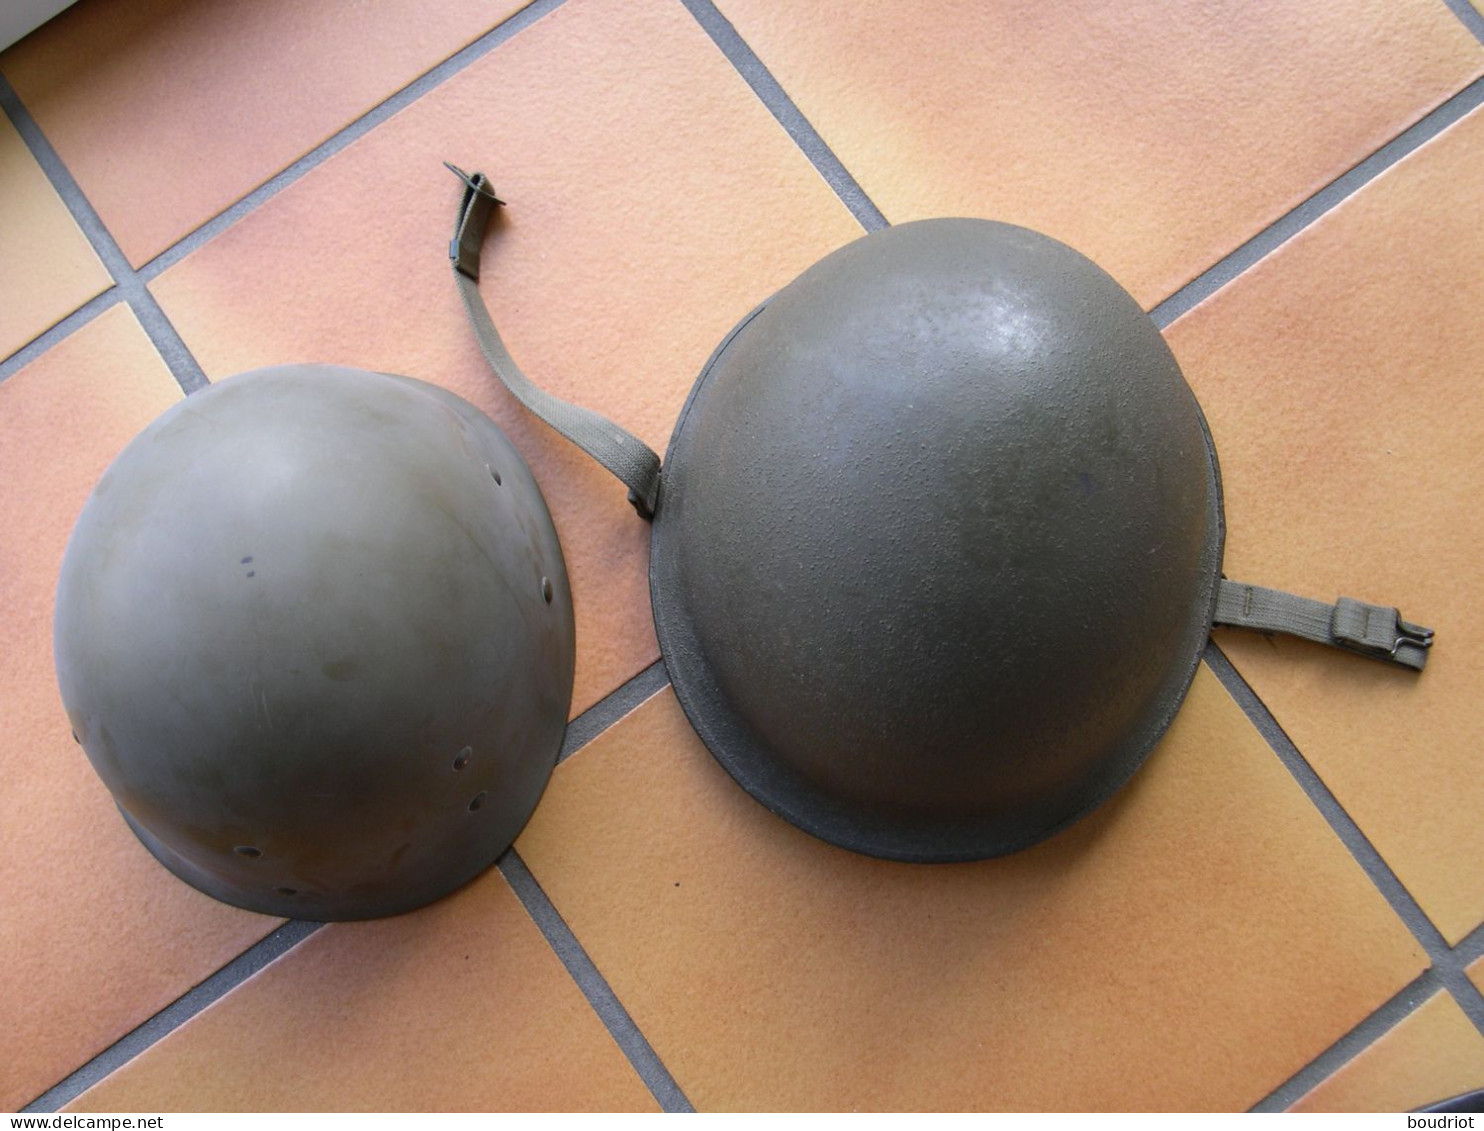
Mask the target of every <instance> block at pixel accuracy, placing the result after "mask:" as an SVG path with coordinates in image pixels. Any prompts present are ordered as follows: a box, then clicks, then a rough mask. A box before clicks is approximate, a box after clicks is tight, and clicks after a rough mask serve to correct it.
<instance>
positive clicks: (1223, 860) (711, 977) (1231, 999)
mask: <svg viewBox="0 0 1484 1131" xmlns="http://www.w3.org/2000/svg"><path fill="white" fill-rule="evenodd" d="M518 847H519V849H520V852H521V855H522V857H523V858H524V859H525V861H526V863H527V864H528V865H529V867H530V868H531V870H532V872H533V873H534V874H535V875H536V877H537V879H538V880H539V881H540V882H541V884H542V886H543V887H544V888H545V890H546V891H547V893H548V894H549V895H550V896H551V898H552V899H553V901H554V902H555V904H556V906H557V909H558V910H559V911H560V912H561V914H562V916H563V918H564V919H565V920H566V922H567V923H568V924H570V925H571V927H572V928H573V930H574V931H575V932H576V934H577V937H578V938H579V940H580V941H581V942H582V943H583V945H584V946H585V947H586V948H587V951H588V953H589V954H590V955H591V956H592V958H593V959H594V961H595V962H596V963H597V965H598V967H599V969H600V970H601V971H602V972H603V974H604V975H605V976H606V977H607V978H608V981H609V983H610V984H611V985H612V987H613V989H614V990H615V992H616V993H617V994H618V996H619V998H620V1000H622V1001H623V1003H624V1004H625V1006H627V1008H628V1010H629V1012H630V1013H631V1014H632V1016H633V1017H634V1019H635V1021H636V1022H637V1023H638V1025H639V1027H640V1029H641V1030H642V1031H643V1032H644V1034H645V1035H646V1036H647V1037H648V1038H649V1040H650V1042H651V1044H652V1045H653V1046H654V1047H655V1049H656V1051H657V1052H658V1053H659V1055H660V1057H661V1059H663V1060H664V1062H665V1064H666V1065H667V1066H668V1067H669V1069H670V1070H671V1072H672V1073H673V1074H674V1075H675V1077H676V1079H677V1081H678V1083H679V1084H680V1086H681V1087H682V1088H683V1089H684V1090H685V1092H686V1094H687V1096H688V1097H689V1098H690V1100H691V1102H692V1103H694V1104H695V1105H696V1106H697V1108H699V1109H703V1110H704V1109H733V1108H760V1109H796V1108H797V1109H809V1108H826V1109H840V1110H843V1109H853V1108H862V1109H867V1110H872V1109H903V1108H923V1109H950V1110H956V1109H979V1108H1008V1109H1011V1110H1027V1109H1035V1108H1042V1107H1054V1108H1058V1109H1062V1110H1079V1109H1084V1108H1109V1109H1122V1108H1132V1109H1146V1108H1149V1109H1160V1108H1174V1109H1177V1110H1180V1109H1204V1108H1244V1107H1247V1106H1249V1105H1251V1104H1252V1103H1254V1102H1256V1101H1257V1100H1259V1099H1261V1098H1262V1097H1263V1096H1264V1095H1266V1094H1267V1093H1268V1092H1269V1091H1270V1090H1271V1089H1272V1088H1273V1087H1275V1086H1277V1085H1278V1084H1280V1083H1281V1082H1282V1081H1283V1080H1284V1079H1286V1078H1287V1077H1288V1076H1289V1075H1290V1074H1291V1073H1293V1072H1294V1071H1296V1070H1297V1069H1298V1068H1300V1067H1302V1066H1303V1065H1304V1064H1305V1063H1307V1062H1308V1061H1309V1060H1310V1059H1311V1058H1312V1057H1314V1056H1315V1055H1317V1054H1318V1053H1319V1052H1321V1051H1323V1050H1324V1048H1326V1047H1327V1046H1328V1045H1329V1044H1330V1043H1331V1042H1333V1041H1334V1040H1335V1038H1337V1037H1338V1036H1340V1035H1341V1034H1342V1033H1344V1032H1346V1031H1347V1030H1348V1029H1349V1028H1351V1027H1352V1026H1353V1025H1354V1024H1355V1023H1356V1022H1357V1021H1359V1020H1360V1019H1361V1018H1362V1017H1364V1016H1366V1015H1367V1014H1368V1013H1369V1012H1370V1011H1371V1010H1372V1009H1374V1008H1375V1007H1376V1006H1377V1005H1379V1004H1380V1003H1381V1002H1382V1001H1384V1000H1385V999H1386V998H1387V997H1389V996H1390V995H1391V994H1392V993H1394V992H1395V991H1396V990H1397V989H1398V988H1399V987H1400V986H1402V985H1404V984H1405V983H1406V982H1407V981H1408V980H1410V979H1411V978H1412V977H1413V976H1415V974H1416V973H1417V972H1418V971H1419V970H1420V969H1421V968H1422V966H1423V965H1424V963H1425V959H1424V957H1423V955H1422V953H1421V952H1420V950H1419V949H1418V947H1417V946H1416V944H1415V943H1414V942H1413V940H1412V939H1411V937H1410V935H1409V934H1408V933H1407V931H1406V930H1405V929H1404V928H1403V927H1402V925H1401V923H1400V922H1399V921H1398V920H1397V919H1396V918H1395V916H1394V915H1393V914H1392V913H1391V911H1390V910H1389V909H1388V908H1387V906H1386V904H1385V902H1384V901H1383V900H1382V899H1381V897H1380V895H1379V894H1378V893H1377V892H1376V890H1375V889H1374V888H1373V887H1372V886H1371V885H1370V883H1369V882H1368V881H1367V879H1366V878H1365V876H1364V875H1363V874H1362V873H1361V871H1360V869H1359V868H1358V867H1357V866H1356V864H1355V862H1354V860H1353V859H1352V858H1351V856H1350V854H1349V853H1348V852H1347V851H1346V850H1345V848H1344V847H1343V846H1342V845H1341V844H1340V842H1339V841H1338V840H1337V839H1336V838H1335V837H1334V836H1333V834H1332V833H1331V832H1330V830H1329V828H1328V826H1327V825H1326V824H1325V823H1324V821H1323V819H1322V818H1321V817H1320V815H1319V814H1318V812H1317V811H1316V810H1315V809H1314V808H1313V806H1312V805H1310V803H1309V802H1308V800H1307V799H1306V798H1305V796H1304V794H1303V793H1302V791H1301V790H1300V789H1299V788H1298V786H1297V785H1296V784H1295V783H1294V781H1293V779H1292V778H1291V776H1290V775H1289V774H1288V772H1287V770H1285V769H1284V767H1283V765H1282V764H1281V763H1280V762H1279V761H1278V759H1277V758H1276V757H1274V755H1273V754H1272V752H1271V751H1270V750H1269V749H1268V747H1267V746H1266V745H1265V743H1264V742H1263V741H1262V739H1261V738H1260V737H1259V736H1258V734H1257V732H1256V731H1255V730H1254V729H1253V728H1252V727H1251V725H1250V724H1249V723H1248V722H1247V721H1246V719H1245V718H1244V716H1243V715H1242V714H1241V712H1240V710H1239V709H1238V708H1237V706H1236V704H1235V703H1234V702H1233V701H1232V700H1231V699H1230V697H1228V695H1227V694H1226V692H1225V691H1224V690H1223V689H1222V688H1221V686H1220V684H1219V683H1217V681H1216V680H1215V678H1214V677H1213V676H1212V675H1211V674H1210V673H1209V672H1208V671H1207V670H1206V669H1205V668H1204V667H1203V668H1202V669H1201V670H1200V673H1199V674H1198V675H1197V677H1196V682H1195V685H1194V689H1193V691H1192V694H1191V696H1190V699H1189V700H1188V701H1187V703H1186V704H1185V706H1184V708H1183V709H1182V711H1181V713H1180V715H1179V716H1178V718H1177V720H1176V723H1175V725H1174V728H1173V729H1172V730H1171V732H1170V734H1169V736H1168V737H1167V739H1166V740H1165V742H1163V743H1162V744H1161V746H1160V747H1159V749H1158V750H1157V751H1156V752H1155V754H1154V756H1153V757H1152V758H1151V760H1150V762H1149V764H1148V765H1147V766H1146V767H1145V769H1144V770H1143V771H1142V772H1141V773H1140V774H1138V775H1137V776H1136V777H1135V779H1134V782H1133V783H1132V784H1131V785H1130V786H1129V787H1127V788H1126V789H1125V790H1124V791H1123V792H1122V793H1121V794H1120V795H1119V796H1118V798H1117V799H1116V800H1115V801H1114V802H1112V803H1110V804H1109V805H1107V806H1105V807H1104V808H1103V809H1101V810H1099V812H1098V813H1097V814H1096V815H1094V816H1093V817H1091V818H1089V819H1088V820H1086V821H1084V822H1082V823H1080V824H1078V825H1076V826H1074V827H1073V828H1072V829H1071V830H1069V831H1068V832H1066V833H1064V834H1062V835H1060V836H1058V837H1055V838H1053V839H1052V840H1051V841H1048V842H1046V843H1044V844H1042V845H1040V846H1038V847H1036V848H1034V849H1031V850H1029V851H1027V852H1024V853H1020V854H1017V855H1014V856H1011V857H1007V858H1004V859H1001V860H998V861H989V862H986V863H983V864H969V865H941V866H921V865H909V864H894V863H888V862H885V861H879V860H871V859H868V858H866V857H863V856H857V855H853V854H851V853H848V852H844V851H842V850H840V849H836V848H833V847H830V846H828V845H825V844H823V843H822V842H819V841H816V840H814V839H812V838H810V837H809V836H807V835H805V834H803V833H801V832H798V831H796V830H795V829H793V828H792V827H791V826H789V825H787V824H785V823H784V822H783V821H781V820H780V819H778V818H776V817H774V816H772V815H771V814H770V813H768V812H767V811H766V810H764V809H763V808H762V807H761V806H759V805H758V804H757V803H756V802H754V801H753V800H751V798H749V797H748V796H747V795H746V794H744V793H743V792H742V791H741V789H739V788H738V787H737V786H736V785H734V784H733V783H732V781H731V779H730V778H728V777H727V776H726V774H725V773H724V772H723V771H722V770H721V769H720V768H718V766H717V765H716V763H715V762H714V761H713V760H712V759H711V758H710V756H709V755H708V754H707V753H706V752H705V750H704V748H703V747H702V746H701V745H700V743H699V740H698V739H697V738H696V737H695V735H694V733H693V732H692V731H691V729H690V727H689V725H688V724H687V722H686V720H685V718H684V716H683V715H682V713H681V711H680V708H679V706H678V705H677V703H676V701H675V699H674V697H673V694H672V693H671V692H670V690H669V689H666V690H664V691H662V692H660V693H659V694H658V695H656V696H655V697H654V698H652V699H650V700H649V701H648V702H647V703H645V704H644V705H643V706H642V707H640V708H639V709H638V710H636V711H635V712H633V713H632V714H631V715H630V716H628V717H627V718H626V719H625V720H623V721H622V722H621V723H619V724H618V725H617V726H615V727H614V728H613V729H612V730H610V731H608V732H607V733H605V734H604V735H603V736H601V737H600V738H599V739H598V740H596V741H595V742H594V743H593V744H592V745H591V746H590V747H588V748H586V749H584V750H583V751H582V752H580V753H579V754H578V755H577V756H576V757H574V758H572V759H571V760H569V761H568V762H566V763H564V764H563V765H562V766H560V767H559V768H558V769H557V773H556V778H555V779H554V781H553V784H552V786H551V788H550V789H549V790H548V791H547V794H546V798H545V800H543V802H542V805H541V808H540V809H539V810H538V811H537V813H536V816H535V818H534V819H533V821H532V823H531V824H530V825H529V826H528V827H527V829H526V831H525V833H524V834H523V835H522V837H521V839H520V840H519V842H518Z"/></svg>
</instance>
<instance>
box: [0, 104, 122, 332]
mask: <svg viewBox="0 0 1484 1131" xmlns="http://www.w3.org/2000/svg"><path fill="white" fill-rule="evenodd" d="M0 200H3V201H4V202H5V207H4V209H0V358H6V357H9V356H10V355H11V354H13V353H14V352H15V351H16V350H18V349H20V348H21V347H22V346H23V345H25V344H26V343H27V342H29V341H30V340H31V339H32V338H34V337H36V335H38V334H40V333H41V332H42V331H43V330H46V329H47V328H48V327H50V326H53V325H55V324H56V323H57V322H59V321H61V320H62V319H63V318H65V317H67V315H69V314H71V313H72V312H73V311H74V310H76V309H77V308H78V307H79V306H81V305H82V304H83V303H85V302H87V301H88V299H90V298H92V297H93V296H94V295H98V294H102V293H103V292H104V291H106V290H107V289H108V288H109V287H110V286H112V285H113V279H112V278H110V277H109V274H108V270H107V269H106V268H105V267H104V266H103V264H102V263H101V262H99V260H98V257H97V256H96V255H94V254H93V248H92V245H90V244H89V243H88V238H87V237H86V236H85V235H83V234H82V229H81V228H79V227H78V226H77V221H75V220H73V219H72V213H70V212H68V211H67V206H66V205H65V204H63V203H62V198H61V197H59V196H58V195H57V193H56V190H55V189H53V188H52V186H51V182H50V181H49V180H47V178H46V174H45V173H43V172H42V171H41V166H40V165H38V164H36V159H35V158H34V157H32V156H31V153H30V150H28V149H27V148H26V143H25V142H24V141H22V140H21V135H20V134H18V133H16V131H15V127H14V126H12V125H11V124H10V119H9V118H7V117H5V116H4V115H3V114H0Z"/></svg>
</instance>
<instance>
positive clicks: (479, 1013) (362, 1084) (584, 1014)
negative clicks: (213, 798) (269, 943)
mask: <svg viewBox="0 0 1484 1131" xmlns="http://www.w3.org/2000/svg"><path fill="white" fill-rule="evenodd" d="M655 1108H656V1105H655V1103H654V1100H653V1098H652V1097H651V1096H650V1094H649V1091H648V1089H647V1088H645V1086H644V1084H643V1083H642V1082H641V1081H640V1079H639V1077H638V1076H637V1075H635V1073H634V1071H633V1069H632V1068H630V1067H629V1064H628V1061H626V1060H625V1059H624V1056H623V1054H622V1053H621V1052H620V1051H619V1049H618V1046H617V1045H616V1044H614V1043H613V1039H612V1038H611V1037H610V1036H609V1035H608V1032H607V1030H606V1029H604V1028H603V1023H602V1022H601V1021H599V1020H598V1016H597V1014H596V1013H594V1012H593V1011H592V1009H591V1008H590V1007H589V1006H588V1004H587V1001H586V1000H585V999H584V998H583V996H582V994H581V993H580V992H579V991H578V989H577V986H576V984H575V983H574V982H573V981H572V980H571V978H570V977H568V975H567V972H566V970H564V969H563V968H562V964H561V962H560V961H559V960H558V958H557V956H556V954H555V952H553V951H552V949H551V948H550V947H549V946H547V944H546V941H545V939H543V938H542V937H541V933H540V932H539V931H538V930H537V929H536V925H535V924H534V923H532V922H531V920H530V918H529V917H528V916H527V915H526V913H525V910H524V909H523V908H522V907H521V905H520V902H519V901H518V900H517V899H516V898H515V894H514V893H513V892H512V891H511V890H510V888H509V887H508V886H507V885H506V884H505V881H504V880H503V879H502V878H501V877H500V875H499V873H497V872H488V873H486V874H485V875H484V876H483V877H481V878H480V879H478V880H476V881H475V882H474V883H472V884H470V885H468V886H467V887H465V888H463V889H461V890H460V891H459V892H458V893H457V894H455V895H453V896H450V897H449V898H448V899H445V900H441V901H439V902H438V903H435V904H432V905H430V906H428V907H425V908H423V909H422V910H420V911H416V912H413V913H412V914H410V915H402V916H399V917H397V918H394V919H381V920H376V921H372V922H365V923H336V924H333V925H331V926H329V927H325V928H323V929H322V930H320V931H319V932H318V933H316V934H314V935H312V936H311V937H310V938H308V939H307V940H305V941H304V942H303V943H301V944H299V945H298V946H297V947H295V948H294V949H293V950H291V951H289V952H288V953H287V954H286V955H284V957H282V958H280V959H279V960H278V961H277V962H274V963H273V964H271V965H270V966H268V967H266V968H264V969H263V970H262V971H261V972H259V973H258V974H256V975H254V976H253V977H252V978H251V979H249V980H248V981H247V982H245V983H243V984H242V985H241V986H239V987H238V988H237V989H235V990H233V991H232V992H231V993H230V994H228V995H227V996H226V997H224V998H222V999H221V1001H219V1002H217V1003H216V1004H215V1005H213V1006H212V1007H211V1008H209V1009H207V1010H205V1011H203V1012H202V1013H199V1014H197V1015H196V1016H195V1017H194V1018H192V1019H191V1020H190V1021H188V1022H187V1023H186V1024H185V1025H182V1026H181V1027H180V1028H179V1029H177V1030H176V1031H175V1032H173V1033H171V1034H170V1035H169V1036H168V1037H166V1038H164V1039H163V1040H162V1041H160V1042H159V1043H158V1044H155V1045H153V1046H151V1047H150V1048H149V1049H148V1050H146V1051H145V1052H144V1053H142V1054H141V1055H139V1056H138V1057H136V1058H135V1059H134V1060H132V1061H130V1062H129V1063H128V1064H126V1065H124V1066H123V1067H122V1068H120V1069H119V1070H118V1071H116V1072H115V1073H113V1075H111V1076H109V1077H107V1078H105V1079H104V1080H103V1081H101V1082H100V1083H98V1084H96V1085H95V1086H94V1087H92V1088H90V1089H89V1090H88V1091H86V1092H84V1093H83V1094H82V1095H81V1096H79V1097H78V1098H77V1099H76V1100H75V1101H73V1103H71V1104H70V1105H68V1109H67V1110H74V1111H531V1110H537V1111H540V1110H560V1111H618V1110H622V1111H653V1110H655Z"/></svg>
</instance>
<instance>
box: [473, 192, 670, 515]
mask: <svg viewBox="0 0 1484 1131" xmlns="http://www.w3.org/2000/svg"><path fill="white" fill-rule="evenodd" d="M445 164H446V162H445ZM448 167H449V168H450V169H452V170H453V171H454V172H455V173H456V174H458V177H459V179H460V180H461V181H463V182H464V197H463V200H462V201H461V202H460V203H459V216H458V222H457V223H456V224H455V225H454V234H453V241H452V242H451V243H450V244H449V245H448V258H449V260H450V261H451V262H452V264H453V277H454V281H455V282H457V283H458V285H459V296H460V297H461V298H462V299H463V300H464V310H465V311H466V312H467V313H468V315H469V322H470V324H471V325H472V326H473V327H474V336H475V337H476V338H477V339H478V340H479V348H480V350H481V351H483V353H484V358H485V360H486V361H488V362H489V364H490V368H491V369H493V370H494V371H495V376H496V377H498V378H499V379H500V380H501V381H502V382H503V383H504V385H505V387H506V388H507V389H509V390H510V392H511V393H512V394H513V395H514V396H515V399H516V400H518V401H520V403H521V404H523V405H525V406H526V408H527V409H528V410H529V411H531V412H533V413H535V414H536V415H537V416H538V417H540V418H541V419H542V420H544V421H545V422H546V423H547V424H549V425H551V427H552V428H554V429H556V430H557V431H558V432H560V433H561V434H562V435H563V436H565V437H566V438H567V439H569V440H571V441H572V443H574V444H576V445H577V446H578V447H579V448H581V449H582V450H583V451H585V452H586V453H587V454H588V455H590V456H592V457H593V459H595V460H597V461H598V462H599V463H601V464H602V465H603V466H604V467H606V468H607V469H608V470H609V471H611V472H613V474H614V475H616V476H618V478H619V479H621V480H622V481H623V482H624V483H625V484H626V485H627V486H628V488H629V502H631V503H633V504H634V509H635V510H636V511H638V512H639V514H640V516H641V517H643V518H653V517H654V507H655V502H656V499H657V497H658V495H659V489H660V457H659V456H657V455H656V454H655V453H654V451H653V449H651V448H650V447H649V445H648V444H646V443H644V441H643V440H640V439H639V438H638V437H637V436H634V435H631V434H630V433H628V432H626V431H624V430H623V429H622V428H620V427H619V426H618V425H617V424H614V423H613V422H612V421H611V420H608V419H606V418H604V417H602V416H599V415H598V414H597V413H596V412H593V411H591V410H590V409H585V408H582V407H581V406H579V405H575V404H569V403H568V402H567V401H564V400H562V399H561V398H560V397H554V396H552V395H551V394H550V393H548V392H547V391H546V390H545V389H542V388H539V387H537V386H536V385H534V384H532V383H531V379H530V378H529V377H527V376H526V375H525V374H524V373H522V372H521V369H520V366H519V365H517V364H516V363H515V358H513V357H511V356H510V351H509V350H508V349H506V348H505V343H504V342H503V341H502V340H501V339H500V332H499V331H498V330H496V329H495V324H494V322H493V320H491V318H490V313H489V309H488V308H487V307H486V306H485V305H484V300H483V299H482V298H480V297H479V285H478V282H479V249H480V245H481V244H483V243H484V231H485V228H486V227H487V226H488V225H489V220H490V216H491V215H492V214H493V213H494V210H495V206H496V205H498V204H503V203H504V201H502V200H500V198H499V197H497V196H496V195H495V193H494V190H493V189H492V188H491V187H490V182H489V178H488V177H486V176H485V175H484V174H483V173H474V174H473V175H470V174H469V173H466V172H464V171H463V170H462V169H459V168H456V167H455V166H453V165H449V166H448Z"/></svg>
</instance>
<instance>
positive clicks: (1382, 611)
mask: <svg viewBox="0 0 1484 1131" xmlns="http://www.w3.org/2000/svg"><path fill="white" fill-rule="evenodd" d="M1330 631H1331V633H1332V634H1333V635H1334V639H1335V644H1336V645H1338V646H1339V647H1341V648H1348V649H1349V650H1350V651H1352V652H1360V653H1362V654H1364V655H1368V656H1386V657H1389V658H1392V659H1395V658H1396V654H1397V651H1398V650H1399V649H1400V648H1401V647H1402V646H1403V645H1410V646H1411V647H1413V648H1422V649H1425V648H1431V647H1432V637H1433V632H1432V629H1430V628H1424V627H1423V626H1422V625H1420V624H1412V623H1411V622H1410V621H1405V620H1402V615H1401V613H1400V612H1399V611H1398V610H1396V609H1394V608H1387V607H1385V606H1382V605H1369V604H1366V603H1365V602H1364V601H1356V600H1354V599H1353V598H1350V597H1341V598H1340V599H1339V600H1338V601H1336V602H1335V611H1334V615H1333V617H1332V618H1331V620H1330Z"/></svg>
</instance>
